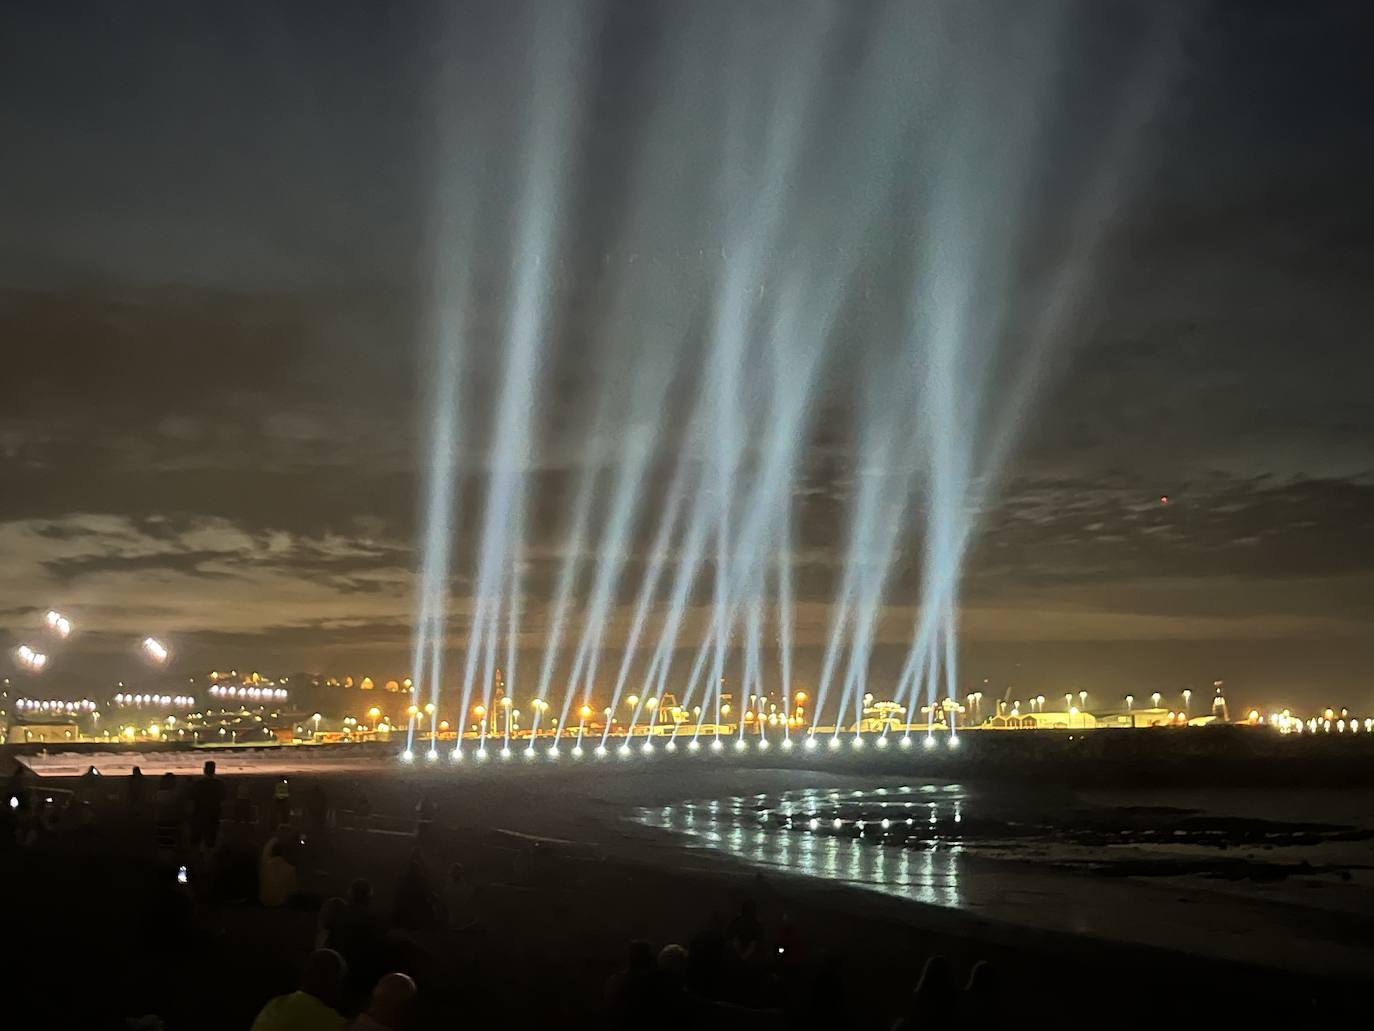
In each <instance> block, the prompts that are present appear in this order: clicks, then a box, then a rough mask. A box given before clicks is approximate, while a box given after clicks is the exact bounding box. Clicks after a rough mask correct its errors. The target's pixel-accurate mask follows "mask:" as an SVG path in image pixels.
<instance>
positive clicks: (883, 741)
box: [873, 737, 887, 748]
mask: <svg viewBox="0 0 1374 1031" xmlns="http://www.w3.org/2000/svg"><path fill="white" fill-rule="evenodd" d="M873 744H874V747H875V748H886V747H887V738H885V737H880V738H878V740H877V741H875V742H874V743H873Z"/></svg>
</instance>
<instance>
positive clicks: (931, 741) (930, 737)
mask: <svg viewBox="0 0 1374 1031" xmlns="http://www.w3.org/2000/svg"><path fill="white" fill-rule="evenodd" d="M926 747H927V748H934V747H935V735H934V734H927V735H926Z"/></svg>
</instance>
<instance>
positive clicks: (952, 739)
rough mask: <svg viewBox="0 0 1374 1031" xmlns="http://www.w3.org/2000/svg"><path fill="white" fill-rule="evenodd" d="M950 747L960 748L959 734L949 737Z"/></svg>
mask: <svg viewBox="0 0 1374 1031" xmlns="http://www.w3.org/2000/svg"><path fill="white" fill-rule="evenodd" d="M949 747H950V748H958V747H959V735H958V734H951V735H950V736H949Z"/></svg>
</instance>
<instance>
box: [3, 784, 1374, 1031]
mask: <svg viewBox="0 0 1374 1031" xmlns="http://www.w3.org/2000/svg"><path fill="white" fill-rule="evenodd" d="M197 758H199V757H197ZM758 776H759V773H758V771H751V770H748V769H741V770H738V771H734V772H729V771H727V772H725V773H722V772H721V771H719V770H717V771H715V772H714V775H713V777H714V779H712V780H711V782H710V783H709V784H693V783H692V774H691V772H690V770H687V769H686V768H683V769H682V770H681V771H678V772H672V771H670V772H667V773H660V774H654V775H649V774H645V773H643V772H637V771H636V770H635V769H628V768H627V769H625V770H623V771H620V772H619V775H618V776H617V777H615V778H614V779H613V780H610V779H607V778H606V776H605V774H604V773H603V774H601V775H600V777H599V778H598V775H596V774H594V773H593V772H592V771H590V770H588V771H583V770H579V771H576V772H573V771H570V770H566V769H565V770H556V769H550V768H549V766H547V765H543V764H541V765H539V767H538V769H531V768H521V767H520V766H519V764H518V763H517V764H516V765H515V766H514V767H512V768H511V769H510V770H509V771H508V774H507V775H504V776H495V775H492V776H485V777H482V776H476V777H458V778H455V777H453V776H447V775H444V774H442V773H434V772H428V771H425V770H424V769H417V770H402V769H398V768H397V767H396V766H395V765H393V764H390V763H372V762H368V763H364V764H361V765H359V766H358V767H357V768H354V769H350V770H346V771H326V770H324V769H321V770H319V771H318V772H315V773H313V774H301V775H294V776H292V778H291V788H292V794H293V800H294V807H295V809H296V812H295V814H294V816H293V821H294V822H295V823H296V824H297V825H299V826H300V827H301V828H302V829H303V830H304V831H305V836H306V842H305V845H304V847H303V849H302V852H301V854H300V857H299V864H300V870H301V886H302V888H303V889H304V891H305V893H306V895H307V896H308V897H307V898H305V899H303V900H302V902H301V904H300V905H299V907H295V908H288V909H265V908H263V907H261V906H260V905H258V904H257V903H256V902H254V901H248V902H236V901H230V900H227V899H225V898H223V897H222V895H223V892H221V891H220V890H219V884H220V881H221V876H220V871H222V870H223V869H224V867H225V866H226V865H227V863H228V857H230V856H232V855H234V854H235V853H236V852H237V853H238V854H240V855H241V856H243V857H244V858H245V861H246V862H247V863H248V864H249V865H250V866H251V865H252V864H253V861H254V859H255V858H256V856H257V854H258V851H259V849H260V847H261V845H262V844H263V842H264V841H265V840H266V839H267V837H268V836H269V834H270V833H271V826H270V825H271V823H272V821H271V819H270V818H269V816H268V814H269V813H270V812H271V811H272V809H273V806H272V801H271V786H272V785H271V777H269V776H264V775H249V774H242V773H239V774H231V775H230V776H229V777H228V780H229V782H230V789H231V790H230V796H231V797H232V796H233V794H234V793H235V791H236V789H237V788H238V786H239V785H240V784H246V785H247V787H248V792H249V795H250V801H251V803H252V822H248V823H244V824H236V823H232V822H230V821H229V820H228V819H226V824H225V826H224V828H223V834H222V840H221V843H220V845H219V846H218V850H217V852H216V853H213V854H205V853H201V852H193V851H191V850H189V849H184V848H182V849H180V851H179V854H178V855H177V856H176V857H175V859H174V860H173V861H172V862H171V863H170V864H169V863H166V862H159V859H158V857H157V855H156V851H155V849H154V844H153V829H152V825H151V813H150V809H149V807H147V806H145V807H143V808H141V809H137V810H131V809H130V808H129V807H128V806H127V805H126V804H125V802H124V799H123V783H122V778H116V777H106V778H104V779H103V780H102V781H101V783H100V784H99V785H98V787H96V788H95V789H94V790H91V791H88V792H87V794H88V795H89V796H90V797H91V799H92V806H91V808H90V809H89V810H82V809H80V807H77V808H74V809H73V810H70V811H69V812H68V813H67V814H66V815H65V816H64V817H63V818H62V820H61V821H60V823H59V825H58V827H57V828H56V829H54V830H51V831H46V832H44V833H42V834H40V835H39V836H38V838H37V840H36V841H35V842H34V843H33V844H31V845H29V846H28V847H23V848H19V847H13V846H11V845H10V844H9V840H10V837H11V836H10V835H9V834H6V836H5V841H4V844H3V845H0V847H2V848H3V849H4V852H3V854H2V855H3V859H2V860H0V861H2V862H3V875H4V877H3V883H4V885H5V902H4V914H5V937H4V940H5V942H6V947H5V950H4V951H5V955H6V965H5V970H6V1012H7V1013H8V1014H9V1016H10V1017H11V1018H13V1019H15V1021H16V1022H15V1023H13V1024H10V1025H9V1026H16V1027H19V1026H27V1024H26V1023H25V1022H24V1021H23V1019H22V1017H21V1015H22V1014H23V1013H24V1011H26V1010H27V1011H31V1012H33V1013H35V1014H36V1015H37V1019H41V1021H42V1023H43V1025H44V1026H50V1027H68V1026H69V1027H84V1028H104V1027H122V1026H125V1021H126V1019H127V1018H130V1017H138V1016H142V1015H145V1014H157V1015H158V1016H159V1017H160V1018H161V1019H162V1021H163V1023H164V1025H165V1026H166V1027H167V1028H169V1029H175V1028H206V1029H216V1028H246V1027H248V1026H249V1025H250V1024H251V1022H252V1019H253V1016H254V1014H255V1013H256V1012H257V1010H258V1009H259V1008H260V1007H261V1005H262V1004H263V1002H265V1001H266V1000H267V999H268V998H269V997H271V996H272V995H274V994H277V993H280V992H283V991H287V990H289V989H290V988H291V987H292V983H293V980H294V978H295V976H296V973H297V971H298V969H299V966H300V963H301V961H302V960H303V958H304V957H305V956H306V955H307V954H308V952H309V950H310V949H311V947H312V941H313V939H314V935H315V931H316V920H317V910H318V902H319V900H321V899H323V898H326V897H329V896H333V895H340V894H343V893H344V891H345V889H346V887H347V885H348V883H349V882H350V881H351V880H353V879H354V878H357V877H366V878H368V879H370V880H371V881H372V882H373V884H374V885H375V886H376V888H377V892H378V898H377V903H376V905H377V908H378V910H379V912H380V913H381V914H382V915H383V916H386V917H388V918H390V916H391V914H392V903H393V891H394V888H395V886H396V884H397V882H398V880H399V879H400V877H401V874H402V872H403V870H404V869H405V867H406V865H407V863H408V861H409V860H410V859H411V857H412V854H413V852H414V849H415V848H416V846H417V842H416V837H415V828H416V820H415V813H416V806H417V803H418V802H419V801H420V799H421V797H422V796H427V797H428V798H429V800H430V802H431V803H432V804H433V805H434V807H435V821H434V824H433V828H432V830H431V832H429V833H428V834H427V835H426V836H425V837H424V839H423V841H422V842H421V843H420V844H421V859H422V861H423V864H424V866H425V868H426V869H427V870H428V871H429V875H430V877H431V878H432V880H433V881H434V883H435V884H436V885H437V884H439V883H440V882H441V878H442V875H443V873H444V871H446V870H447V868H448V866H449V864H450V863H452V862H455V861H457V862H461V863H463V864H464V866H465V868H466V871H467V875H468V877H469V879H470V880H471V881H472V882H473V883H474V885H475V886H476V891H477V895H476V906H477V909H478V913H479V921H478V924H477V926H476V927H474V928H472V929H469V930H465V931H460V932H451V931H448V930H446V929H443V928H440V927H428V928H426V927H419V928H414V929H411V930H408V931H405V932H404V933H396V934H394V935H393V937H392V938H391V939H389V941H388V945H387V949H388V957H387V965H388V966H392V967H397V968H401V969H405V970H407V971H409V972H411V973H413V974H414V976H415V977H416V980H417V982H418V983H419V985H420V1003H421V1005H420V1010H419V1012H418V1013H417V1014H416V1019H415V1021H414V1024H413V1026H415V1027H419V1028H458V1027H491V1028H517V1027H608V1026H616V1025H615V1023H614V1021H613V1019H612V1017H611V1015H610V1014H609V1013H608V1012H607V1009H606V1005H605V986H606V982H607V979H608V977H610V976H611V975H612V974H614V973H615V972H616V971H617V970H618V969H619V968H620V967H621V966H622V965H623V958H624V956H625V953H626V949H627V944H628V943H629V942H630V941H631V940H633V939H643V940H646V941H648V942H651V943H652V944H653V945H654V946H655V947H658V946H662V945H664V944H667V943H670V942H679V943H682V944H684V945H692V944H694V942H695V943H697V944H699V943H700V942H701V941H703V940H704V937H703V932H708V931H709V929H710V928H712V927H721V926H724V925H725V924H726V923H727V922H728V921H729V920H730V918H731V917H732V916H733V915H734V914H735V913H737V912H738V911H739V908H740V906H741V904H742V902H743V901H744V900H745V899H746V898H752V899H754V900H755V901H756V902H757V903H758V905H759V908H760V915H761V917H762V920H763V924H764V928H765V933H766V936H767V941H768V949H767V950H766V951H767V955H768V957H769V958H768V961H767V963H765V964H763V965H760V966H757V967H750V968H748V969H747V970H743V971H731V972H730V974H729V976H728V977H726V978H725V979H724V980H722V981H720V982H717V983H715V984H714V985H713V986H712V989H711V991H712V993H713V994H716V995H717V996H723V997H724V999H725V1001H726V1002H728V1004H729V1005H718V1006H713V1007H710V1008H707V1009H703V1010H701V1011H699V1012H698V1013H697V1015H696V1016H692V1015H691V1014H687V1015H686V1019H685V1020H684V1021H682V1022H679V1023H674V1021H675V1020H679V1019H680V1018H683V1017H684V1014H683V1012H682V1009H683V1008H682V1006H681V1000H670V999H667V998H665V999H664V1002H663V1006H664V1012H662V1013H657V1014H655V1015H654V1016H653V1017H652V1018H651V1019H649V1020H648V1022H647V1023H646V1022H645V1021H644V1019H643V1018H642V1016H641V1019H640V1020H639V1021H638V1022H637V1023H636V1025H635V1026H702V1027H734V1026H738V1027H745V1026H748V1027H754V1028H771V1027H797V1028H811V1027H815V1028H827V1029H837V1028H885V1027H887V1026H889V1025H890V1023H891V1021H892V1020H893V1018H894V1017H895V1016H897V1015H898V1014H899V1013H900V1012H901V1011H902V1009H903V1006H904V1005H905V1003H906V1000H907V998H908V996H909V994H910V990H911V987H912V985H913V984H914V982H915V980H916V978H917V976H918V973H919V971H920V969H921V966H922V964H923V963H924V961H925V959H926V958H927V957H929V956H931V955H937V954H938V955H942V956H945V957H947V958H948V959H949V960H950V961H951V963H952V964H953V966H954V968H955V971H956V977H957V978H958V979H959V980H960V981H962V980H963V978H964V977H965V976H966V975H967V972H968V970H969V968H970V967H971V965H972V964H973V963H974V962H976V961H977V960H980V959H981V960H988V961H991V962H992V963H993V964H995V966H996V968H997V970H998V972H999V980H1000V982H1001V991H1000V996H1001V999H1002V1003H1003V1005H1004V1007H1005V1011H1006V1014H1007V1016H1006V1021H1004V1022H1009V1021H1012V1020H1016V1021H1021V1020H1037V1021H1045V1020H1052V1021H1053V1022H1054V1023H1055V1024H1057V1025H1059V1026H1065V1025H1068V1026H1103V1025H1105V1024H1107V1023H1109V1022H1110V1023H1115V1024H1127V1025H1137V1026H1138V1025H1144V1024H1158V1023H1160V1022H1161V1021H1166V1020H1167V1021H1177V1020H1180V1019H1186V1020H1187V1022H1188V1023H1189V1024H1192V1023H1196V1022H1197V1021H1200V1020H1202V1019H1205V1018H1207V1017H1208V1016H1209V1015H1213V1016H1215V1017H1216V1018H1217V1019H1225V1020H1227V1021H1228V1023H1233V1022H1234V1023H1238V1022H1241V1021H1255V1022H1258V1021H1261V1020H1264V1021H1266V1022H1267V1023H1273V1022H1277V1021H1279V1020H1282V1021H1284V1022H1285V1023H1287V1024H1288V1025H1289V1026H1298V1027H1302V1026H1312V1025H1315V1024H1321V1023H1327V1022H1329V1021H1330V1020H1331V1019H1339V1018H1348V1017H1351V1016H1354V1015H1356V1014H1359V1015H1361V1016H1362V1015H1363V1014H1364V1012H1365V1003H1364V999H1365V998H1366V997H1367V995H1368V992H1369V990H1370V988H1371V986H1374V980H1369V979H1366V980H1363V981H1360V980H1352V978H1351V977H1350V976H1349V974H1347V975H1346V976H1344V977H1340V978H1335V977H1330V978H1327V977H1322V976H1320V975H1313V974H1294V973H1291V972H1285V973H1282V974H1280V973H1277V972H1276V971H1277V970H1278V969H1279V968H1280V967H1282V962H1281V959H1282V952H1283V950H1284V949H1285V948H1286V947H1287V943H1285V942H1284V941H1280V940H1276V941H1274V943H1273V949H1274V953H1275V964H1274V965H1273V966H1268V965H1258V964H1255V965H1240V964H1233V963H1226V962H1222V961H1215V960H1207V961H1200V960H1199V959H1197V958H1196V957H1194V956H1190V955H1188V954H1187V947H1188V935H1189V928H1188V926H1186V925H1180V926H1179V928H1178V951H1172V950H1163V949H1146V948H1142V947H1136V946H1127V945H1113V944H1108V943H1105V942H1103V941H1100V940H1089V939H1086V938H1081V937H1076V936H1073V935H1069V934H1061V933H1050V932H1044V931H1030V930H1016V929H1014V928H1012V929H1009V928H1007V927H995V928H994V927H991V926H989V925H987V924H985V923H983V922H980V921H979V920H978V919H977V918H975V917H972V916H969V915H967V914H965V913H960V912H958V911H952V910H948V909H937V908H934V907H929V906H919V905H915V904H912V903H910V902H906V901H903V900H898V899H890V898H882V897H879V896H876V895H871V894H866V893H860V892H855V891H852V890H849V889H848V888H844V887H840V886H837V885H831V884H828V883H826V882H824V881H816V880H803V879H794V878H790V877H786V876H782V875H771V874H770V875H769V876H768V877H767V878H766V879H761V878H759V877H758V875H757V874H755V873H754V872H753V871H752V870H751V869H750V868H749V867H748V866H746V865H744V864H742V863H738V862H735V861H730V860H725V859H720V858H711V857H707V856H703V855H700V854H692V853H687V852H684V851H683V850H682V849H681V848H680V847H679V846H678V844H677V843H676V842H675V841H673V840H672V839H671V838H669V837H666V836H665V835H664V834H662V833H661V832H657V831H650V830H649V829H647V828H643V827H639V826H636V825H633V824H630V823H628V822H626V821H625V820H624V819H623V817H624V816H625V815H627V814H628V812H629V811H630V810H631V809H632V808H634V805H635V804H645V805H651V804H656V803H658V802H661V801H663V800H664V799H665V798H667V797H676V798H682V797H691V796H693V795H695V796H697V797H702V795H703V793H704V794H705V795H708V796H709V794H710V793H711V792H712V791H716V792H718V791H719V789H720V787H721V784H722V778H723V779H724V781H725V782H733V781H734V780H736V779H737V780H738V781H739V783H738V785H736V786H735V787H734V788H733V790H738V791H745V790H747V789H748V787H749V786H750V783H751V779H752V778H757V777H758ZM636 778H638V780H636ZM50 783H52V784H53V785H54V786H55V787H58V788H75V787H76V786H77V785H76V784H75V783H74V782H73V781H71V780H62V781H57V780H54V781H52V782H50ZM316 784H318V785H319V786H320V787H321V788H322V789H323V790H324V792H325V795H326V797H327V799H328V803H329V808H330V810H331V814H332V815H331V818H330V824H331V826H329V827H328V828H327V829H323V830H322V829H320V828H318V827H316V826H314V825H313V824H312V821H311V818H310V816H309V814H308V813H307V812H305V811H304V809H305V803H306V800H307V799H308V798H309V797H310V796H311V794H312V789H313V788H314V786H315V785H316ZM151 787H152V785H151V784H150V785H149V789H150V793H151ZM364 796H365V798H366V802H365V804H364V803H363V802H362V799H363V797H364ZM359 808H365V809H366V810H368V811H370V817H369V819H368V820H367V824H368V826H367V827H366V828H360V827H358V826H356V824H357V823H358V822H359V821H358V819H357V817H356V815H355V812H356V810H357V809H359ZM229 815H230V807H228V806H226V818H227V817H228V816H229ZM87 818H89V823H87V822H86V820H87ZM178 862H185V863H186V864H187V865H188V867H189V868H190V871H189V873H190V883H189V885H188V886H187V887H186V888H184V889H183V888H179V887H178V886H177V884H176V881H175V878H174V876H173V871H174V870H175V864H176V863H178ZM1262 930H1263V929H1257V933H1262ZM705 938H709V934H707V935H705ZM779 948H782V949H783V950H784V951H783V952H782V953H781V954H779V952H778V949H779ZM358 1001H359V1000H357V999H354V1000H353V1003H352V1005H354V1006H356V1005H357V1003H358ZM37 1019H36V1020H35V1021H34V1022H37ZM621 1026H623V1025H621Z"/></svg>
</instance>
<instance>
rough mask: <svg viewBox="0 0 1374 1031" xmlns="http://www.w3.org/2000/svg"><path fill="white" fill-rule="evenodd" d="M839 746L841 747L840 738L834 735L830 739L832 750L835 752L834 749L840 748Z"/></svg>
mask: <svg viewBox="0 0 1374 1031" xmlns="http://www.w3.org/2000/svg"><path fill="white" fill-rule="evenodd" d="M839 747H840V739H839V738H837V737H832V738H831V739H830V750H831V751H832V752H833V751H835V750H836V749H837V748H839Z"/></svg>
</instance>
